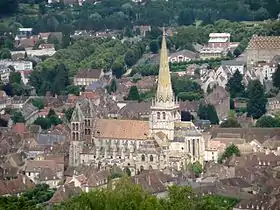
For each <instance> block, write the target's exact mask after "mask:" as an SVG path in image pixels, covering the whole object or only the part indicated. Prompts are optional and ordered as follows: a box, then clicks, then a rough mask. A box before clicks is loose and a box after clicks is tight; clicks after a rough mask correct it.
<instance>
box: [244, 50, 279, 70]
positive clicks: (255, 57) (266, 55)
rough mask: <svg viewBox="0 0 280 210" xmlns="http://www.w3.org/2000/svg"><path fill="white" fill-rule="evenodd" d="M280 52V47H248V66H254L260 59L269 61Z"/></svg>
mask: <svg viewBox="0 0 280 210" xmlns="http://www.w3.org/2000/svg"><path fill="white" fill-rule="evenodd" d="M279 54H280V49H265V50H257V49H247V66H252V65H253V64H254V63H256V62H258V61H266V62H269V61H271V60H272V59H273V57H274V56H275V55H279Z"/></svg>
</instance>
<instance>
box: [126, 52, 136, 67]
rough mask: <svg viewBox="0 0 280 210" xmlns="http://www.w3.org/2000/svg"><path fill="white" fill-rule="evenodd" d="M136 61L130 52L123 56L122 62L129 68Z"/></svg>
mask: <svg viewBox="0 0 280 210" xmlns="http://www.w3.org/2000/svg"><path fill="white" fill-rule="evenodd" d="M136 61H137V59H136V56H135V54H134V52H133V51H132V50H129V51H127V53H126V54H125V56H124V62H125V64H126V65H127V66H129V67H131V66H133V65H134V64H135V63H136Z"/></svg>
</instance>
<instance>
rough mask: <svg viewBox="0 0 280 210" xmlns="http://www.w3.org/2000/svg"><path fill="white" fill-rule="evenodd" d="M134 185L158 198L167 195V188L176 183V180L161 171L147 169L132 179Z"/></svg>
mask: <svg viewBox="0 0 280 210" xmlns="http://www.w3.org/2000/svg"><path fill="white" fill-rule="evenodd" d="M132 181H133V183H134V184H137V185H140V186H141V187H142V188H143V190H145V191H146V192H148V193H150V194H152V195H155V196H157V197H158V198H162V197H166V196H167V195H168V193H167V188H168V186H172V185H174V184H177V183H178V180H177V178H175V177H172V176H170V175H167V174H164V173H163V172H162V171H159V170H153V169H149V170H147V171H142V172H141V173H140V174H138V175H135V176H133V177H132Z"/></svg>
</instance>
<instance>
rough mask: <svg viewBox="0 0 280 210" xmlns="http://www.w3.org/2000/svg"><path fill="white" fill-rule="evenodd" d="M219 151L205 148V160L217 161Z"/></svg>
mask: <svg viewBox="0 0 280 210" xmlns="http://www.w3.org/2000/svg"><path fill="white" fill-rule="evenodd" d="M218 157H219V152H218V150H207V149H206V150H205V161H206V162H207V161H214V162H215V163H217V162H218Z"/></svg>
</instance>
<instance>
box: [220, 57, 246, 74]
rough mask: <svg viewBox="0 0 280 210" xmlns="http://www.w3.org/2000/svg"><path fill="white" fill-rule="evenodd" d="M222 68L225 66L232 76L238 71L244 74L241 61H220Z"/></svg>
mask: <svg viewBox="0 0 280 210" xmlns="http://www.w3.org/2000/svg"><path fill="white" fill-rule="evenodd" d="M222 66H226V67H227V68H229V69H230V71H231V72H232V74H234V72H235V71H236V70H238V71H239V72H240V73H241V74H244V72H245V63H244V62H243V61H239V60H225V61H222Z"/></svg>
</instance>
